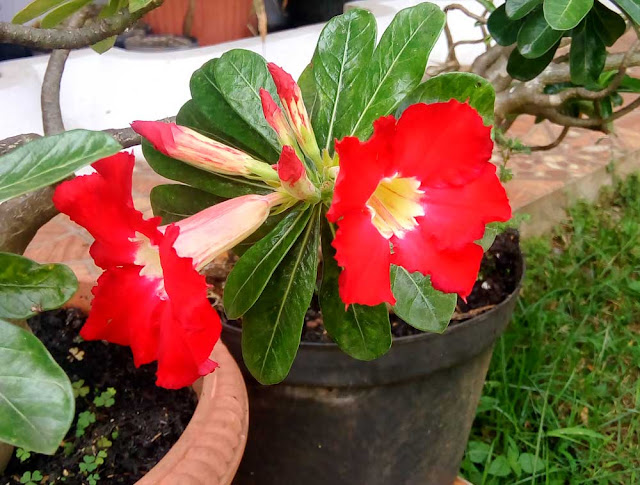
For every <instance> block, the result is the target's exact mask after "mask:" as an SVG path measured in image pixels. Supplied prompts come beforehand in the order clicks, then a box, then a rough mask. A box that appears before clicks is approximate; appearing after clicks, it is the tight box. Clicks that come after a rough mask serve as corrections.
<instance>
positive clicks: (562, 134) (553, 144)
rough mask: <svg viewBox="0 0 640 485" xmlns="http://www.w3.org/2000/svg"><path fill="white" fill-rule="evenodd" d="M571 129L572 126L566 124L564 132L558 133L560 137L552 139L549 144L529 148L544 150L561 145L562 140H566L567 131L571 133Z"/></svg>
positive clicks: (538, 150) (533, 150)
mask: <svg viewBox="0 0 640 485" xmlns="http://www.w3.org/2000/svg"><path fill="white" fill-rule="evenodd" d="M570 129H571V128H570V127H569V126H565V127H564V128H562V132H561V133H560V135H558V138H556V139H555V140H554V141H552V142H551V143H549V144H548V145H540V146H532V147H529V150H531V151H532V152H543V151H546V150H551V149H553V148H555V147H557V146H558V145H560V143H562V140H564V138H565V137H566V136H567V133H569V130H570Z"/></svg>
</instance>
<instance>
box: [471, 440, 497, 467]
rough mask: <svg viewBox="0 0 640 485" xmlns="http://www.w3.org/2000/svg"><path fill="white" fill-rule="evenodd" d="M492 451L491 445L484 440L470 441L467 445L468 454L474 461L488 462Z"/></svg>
mask: <svg viewBox="0 0 640 485" xmlns="http://www.w3.org/2000/svg"><path fill="white" fill-rule="evenodd" d="M489 453H491V446H490V445H488V444H487V443H484V442H482V441H469V444H468V445H467V456H468V457H469V460H471V462H472V463H480V464H483V463H486V461H487V458H489Z"/></svg>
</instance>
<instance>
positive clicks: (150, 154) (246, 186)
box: [142, 140, 272, 199]
mask: <svg viewBox="0 0 640 485" xmlns="http://www.w3.org/2000/svg"><path fill="white" fill-rule="evenodd" d="M142 153H143V154H144V157H145V158H146V159H147V162H148V163H149V165H150V166H151V168H152V169H153V170H154V171H155V172H156V173H158V174H160V175H162V176H163V177H166V178H168V179H170V180H175V181H177V182H182V183H183V184H187V185H190V186H192V187H195V188H197V189H200V190H204V191H206V192H210V193H212V194H214V195H217V196H219V197H224V198H225V199H231V198H233V197H238V196H240V195H247V194H269V193H271V192H272V189H271V188H270V187H268V186H267V185H265V184H263V183H262V182H259V181H257V180H250V179H247V178H244V177H234V176H232V175H224V174H214V173H211V172H205V171H204V170H200V169H199V168H195V167H192V166H191V165H187V164H186V163H183V162H181V161H180V160H176V159H174V158H171V157H168V156H166V155H164V154H162V153H160V152H159V151H157V150H156V149H155V148H153V146H151V144H150V143H149V142H148V141H146V140H143V141H142Z"/></svg>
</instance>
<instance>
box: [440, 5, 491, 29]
mask: <svg viewBox="0 0 640 485" xmlns="http://www.w3.org/2000/svg"><path fill="white" fill-rule="evenodd" d="M451 10H459V11H461V12H462V13H463V14H465V15H466V16H467V17H471V18H472V19H474V20H476V21H477V22H478V23H480V24H486V23H487V19H486V18H484V17H483V16H482V15H478V14H475V13H473V12H472V11H470V10H469V9H467V8H466V7H463V6H462V5H460V4H459V3H452V4H451V5H447V6H446V7H444V13H447V12H450V11H451Z"/></svg>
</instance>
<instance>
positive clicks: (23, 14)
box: [12, 0, 68, 24]
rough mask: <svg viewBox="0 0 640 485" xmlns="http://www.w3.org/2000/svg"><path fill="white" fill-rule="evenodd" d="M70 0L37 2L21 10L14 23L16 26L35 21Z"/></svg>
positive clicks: (37, 0)
mask: <svg viewBox="0 0 640 485" xmlns="http://www.w3.org/2000/svg"><path fill="white" fill-rule="evenodd" d="M67 1H68V0H35V1H33V2H31V3H30V4H29V5H27V6H26V7H25V8H23V9H22V10H20V11H19V12H18V13H17V14H16V15H15V16H14V17H13V20H12V22H13V23H14V24H24V23H25V22H28V21H29V20H33V19H35V18H37V17H40V15H42V14H44V13H47V12H48V11H49V10H52V9H54V8H56V7H58V6H59V5H62V4H63V3H65V2H67Z"/></svg>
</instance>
